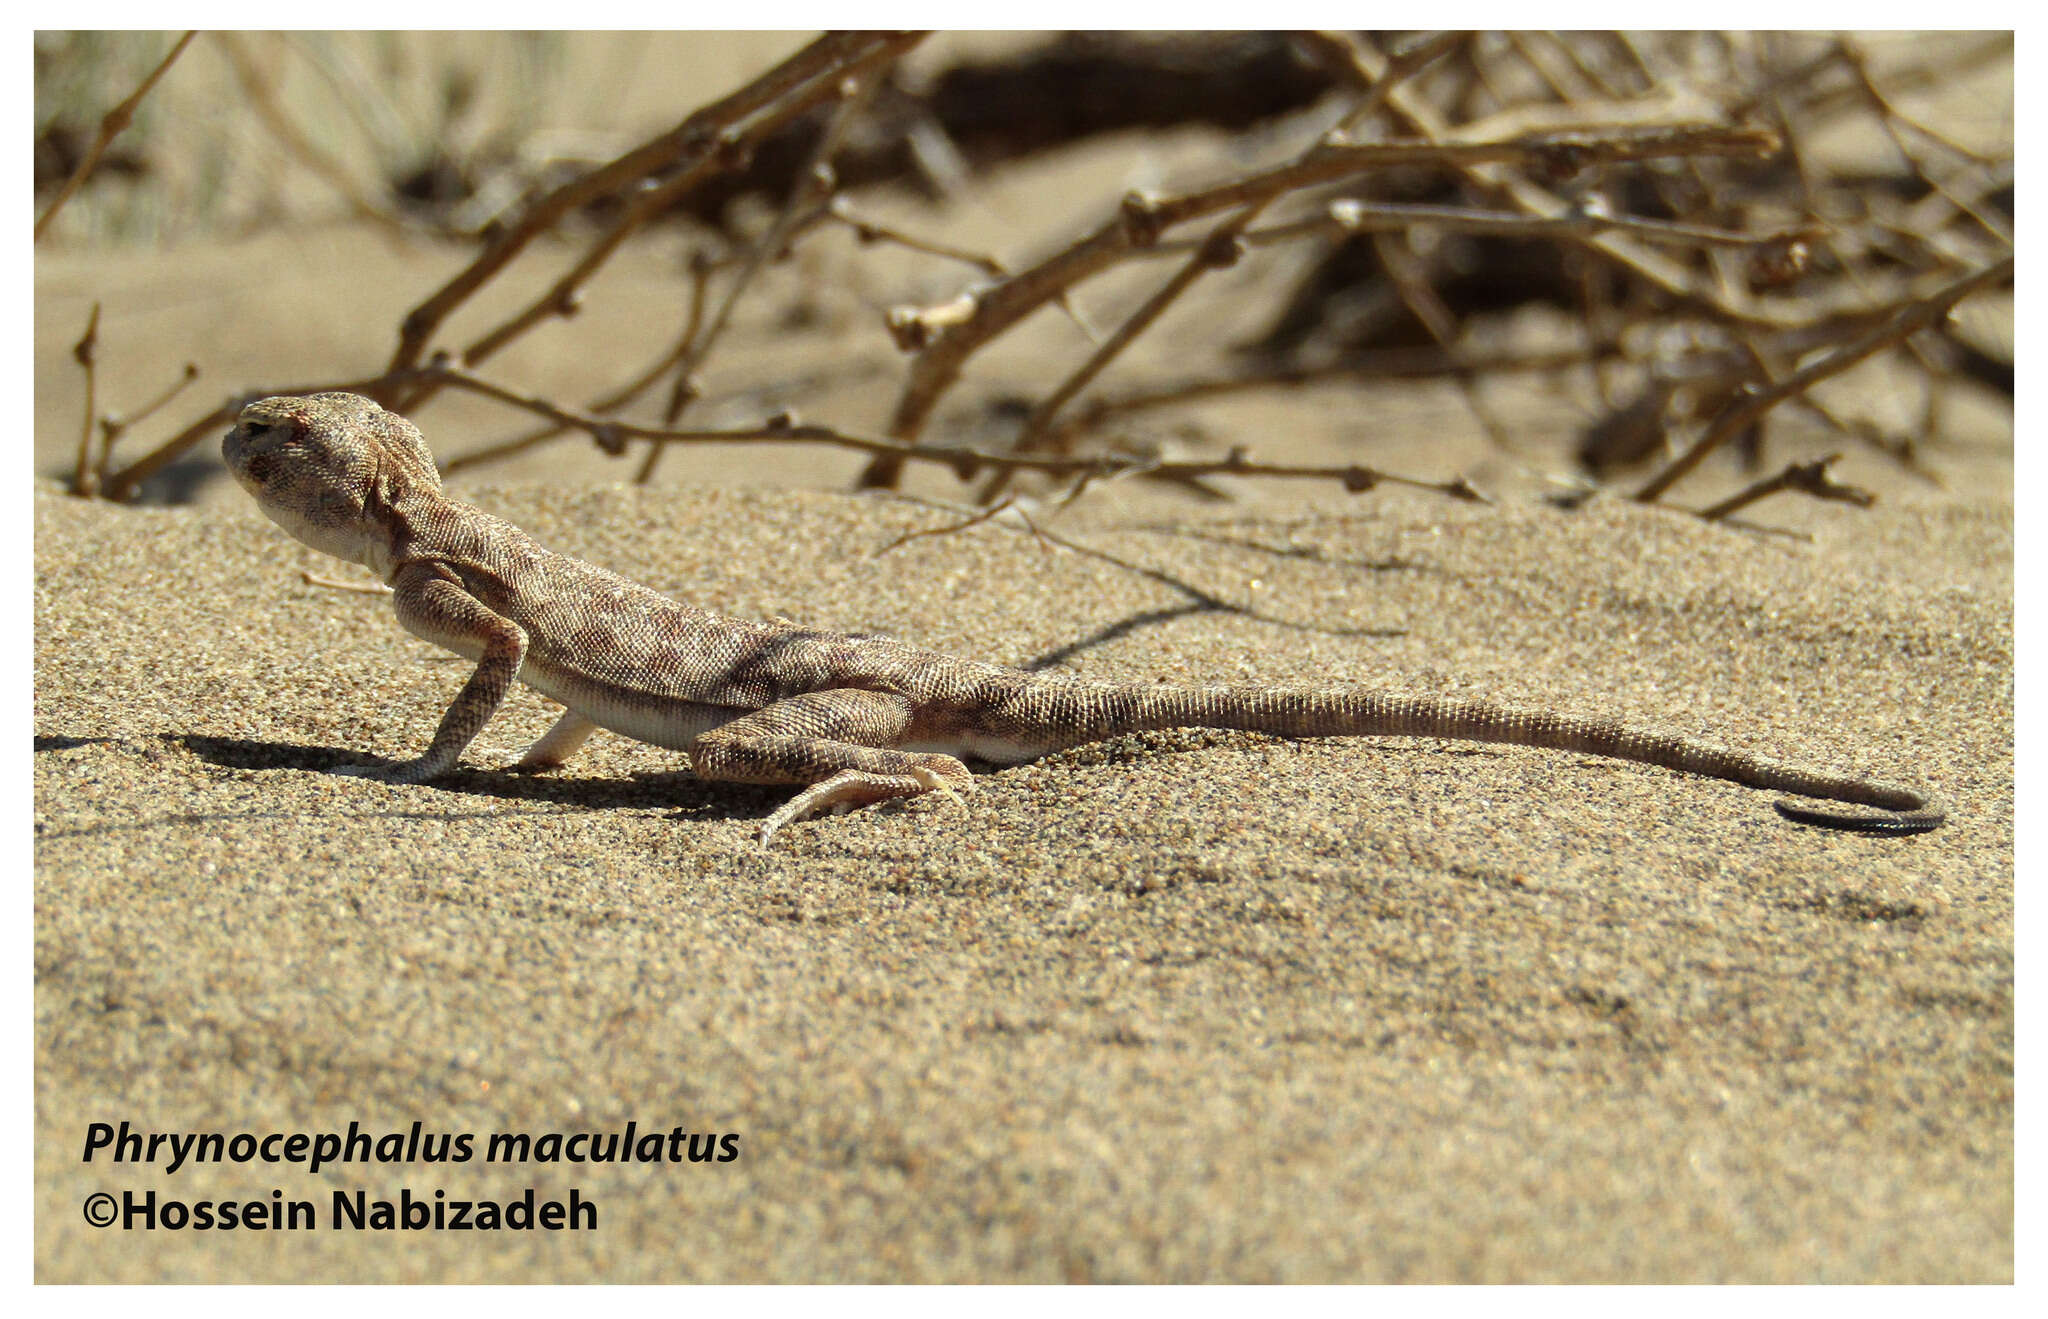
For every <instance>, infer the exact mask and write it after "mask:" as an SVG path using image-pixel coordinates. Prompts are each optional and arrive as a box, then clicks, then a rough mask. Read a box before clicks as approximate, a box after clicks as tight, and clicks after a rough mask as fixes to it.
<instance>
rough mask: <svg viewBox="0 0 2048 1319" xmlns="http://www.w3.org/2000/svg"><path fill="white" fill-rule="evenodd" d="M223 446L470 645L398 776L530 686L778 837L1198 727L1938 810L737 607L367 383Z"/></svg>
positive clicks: (1491, 718) (437, 636) (1593, 742)
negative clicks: (606, 560)
mask: <svg viewBox="0 0 2048 1319" xmlns="http://www.w3.org/2000/svg"><path fill="white" fill-rule="evenodd" d="M222 454H223V456H224V457H225V458H226V460H227V464H228V467H229V468H230V470H232V471H233V473H234V474H235V477H236V479H237V480H238V481H240V482H241V484H242V485H243V487H244V488H246V489H247V490H248V491H249V492H250V493H251V494H252V495H254V496H255V498H256V501H257V503H258V505H259V506H261V508H262V509H263V511H264V512H265V513H266V514H268V515H269V517H270V518H271V519H272V520H273V521H275V522H277V523H278V524H279V525H280V526H282V527H283V528H284V529H285V530H286V531H288V532H290V533H291V534H292V535H293V536H295V537H297V538H298V539H299V540H301V541H304V542H305V543H306V544H308V545H311V546H313V547H314V548H315V549H318V550H321V551H323V552H325V553H328V554H332V555H334V556H336V557H337V558H342V559H347V560H350V561H351V562H355V563H360V564H362V565H364V566H365V567H367V568H369V569H370V570H371V571H372V572H374V573H376V574H377V576H378V577H379V578H381V579H382V580H383V581H384V582H385V583H386V584H387V585H389V586H390V587H391V588H392V590H393V594H394V602H395V605H396V608H397V613H398V619H399V622H400V623H401V624H403V625H404V626H405V627H406V628H407V629H408V630H409V631H411V632H413V633H415V634H416V635H418V636H420V637H422V638H424V639H426V640H428V641H430V642H433V643H434V644H435V645H438V646H442V647H445V648H446V649H448V650H451V651H453V652H455V653H456V654H458V655H460V656H462V657H464V658H465V659H469V660H473V661H475V663H476V669H475V671H474V672H473V673H472V674H471V676H470V678H469V680H468V681H467V682H466V683H465V684H464V685H463V687H462V690H461V691H460V692H459V693H458V694H457V696H456V697H455V700H454V701H453V703H452V704H450V706H449V708H448V711H447V713H446V715H444V716H443V718H442V720H441V724H440V727H439V729H438V730H437V731H436V732H435V734H434V738H433V741H432V742H431V743H430V744H429V745H428V747H427V750H426V752H425V753H424V754H423V755H421V756H420V757H419V758H417V759H416V760H412V761H409V762H405V763H403V764H401V765H399V766H397V767H395V768H394V769H392V770H388V771H383V772H382V773H381V774H380V777H384V778H387V779H390V780H392V781H396V782H419V781H422V780H426V779H431V778H435V777H437V776H439V775H442V774H445V773H447V772H449V771H450V770H452V769H454V768H455V765H456V762H457V761H458V760H459V759H460V757H461V755H462V753H463V751H464V750H465V749H467V748H468V746H469V745H470V743H471V741H472V740H474V739H475V737H476V736H477V734H478V733H480V732H481V731H482V730H483V727H484V725H485V724H486V723H487V722H488V721H489V720H490V718H491V716H492V715H493V714H494V713H495V712H496V711H497V709H498V707H499V705H500V704H501V703H502V702H503V701H504V699H505V696H506V694H507V692H509V691H510V690H511V686H512V683H513V682H514V681H519V682H524V683H525V684H527V685H528V686H530V687H533V688H534V689H536V690H538V691H540V692H541V693H542V694H544V695H546V696H549V697H552V698H553V699H554V700H557V701H559V702H561V703H562V704H563V705H564V706H565V707H567V708H566V710H565V712H564V713H563V715H562V716H561V718H560V720H558V721H557V723H556V724H555V725H554V727H553V728H551V729H550V730H549V731H548V732H547V733H546V734H545V735H544V736H542V737H541V738H540V740H539V741H537V742H535V743H534V745H533V746H532V747H531V748H529V749H528V750H527V752H526V753H525V754H524V755H523V756H522V757H521V758H520V759H519V761H518V762H517V764H516V766H515V768H518V769H523V770H540V769H549V768H554V767H556V766H559V765H561V764H563V763H564V762H566V760H567V759H568V758H569V756H571V755H572V754H574V752H575V751H576V750H577V748H578V747H580V746H581V745H582V743H583V742H584V740H585V739H586V738H587V737H588V736H589V735H590V734H591V732H592V731H594V730H595V729H597V728H600V727H602V728H608V729H611V730H612V731H614V732H618V733H621V734H624V735H625V736H627V737H631V738H634V739H637V740H639V741H642V742H648V743H652V744H654V745H656V746H661V747H666V748H669V749H671V750H676V751H682V752H685V753H687V754H688V755H689V757H690V761H691V766H692V768H693V769H694V770H695V772H696V773H697V774H698V775H699V776H700V777H703V778H707V779H723V780H727V781H733V782H742V783H768V784H781V783H786V784H794V785H797V786H798V787H800V788H801V791H799V792H798V794H797V795H796V796H795V797H794V798H793V799H792V800H791V801H790V802H788V803H787V804H786V805H784V806H783V807H782V808H780V809H779V810H777V811H775V812H774V813H773V814H772V815H770V816H769V817H768V819H767V820H766V821H765V822H764V824H763V826H762V830H761V835H760V840H761V843H762V845H763V846H765V845H766V844H767V842H768V840H769V839H770V838H771V837H772V836H773V835H774V833H775V832H776V830H778V829H780V828H781V827H782V826H783V825H786V824H788V823H790V822H791V821H794V820H799V819H803V818H804V817H806V816H809V815H812V814H815V813H817V812H818V811H821V810H827V809H830V810H834V811H838V810H847V809H851V808H852V807H855V806H861V805H866V804H869V803H872V802H879V801H886V800H889V799H891V798H897V797H909V796H915V795H918V794H921V793H925V792H932V791H938V792H943V793H946V794H948V795H952V794H955V793H958V792H963V791H970V790H972V788H973V777H972V775H971V773H970V772H969V770H968V768H967V766H966V764H965V763H964V762H963V761H962V759H961V757H963V756H973V757H975V758H977V759H980V760H985V761H989V762H992V763H995V764H999V765H1008V764H1016V763H1019V762H1022V761H1026V760H1031V759H1034V758H1036V757H1039V756H1043V755H1047V754H1049V753H1051V752H1054V751H1058V750H1062V749H1065V748H1067V747H1072V746H1079V745H1081V744H1083V743H1087V742H1094V741H1099V740H1101V739H1103V738H1106V737H1111V736H1115V735H1117V734H1120V733H1128V732H1137V731H1142V730H1148V729H1163V728H1187V727H1200V728H1228V729H1244V730H1248V731H1253V732H1264V733H1275V734H1280V735H1283V736H1288V737H1339V736H1346V737H1348V736H1374V735H1405V736H1426V737H1441V738H1452V739H1460V740H1466V741H1480V742H1506V743H1515V744H1519V745H1524V746H1538V747H1556V748H1559V749H1562V750H1568V751H1576V752H1581V753H1586V754H1591V755H1599V756H1609V757H1614V758H1618V759H1622V760H1634V761H1640V762H1644V763H1648V764H1653V765H1662V766H1665V767H1667V768H1671V769H1677V770H1684V771H1687V772H1690V773H1694V774H1703V775H1709V776H1712V777H1715V778H1722V779H1731V780H1733V781H1735V782H1738V783H1744V784H1748V785H1751V786H1754V787H1759V788H1767V789H1774V790H1777V791H1782V792H1790V793H1796V794H1799V795H1801V796H1806V797H1817V798H1824V799H1827V800H1831V801H1837V802H1846V803H1851V804H1855V805H1862V806H1871V807H1876V808H1879V809H1880V810H1883V811H1885V812H1888V813H1889V814H1886V815H1880V816H1866V815H1857V814H1841V813H1835V812H1829V811H1821V810H1816V809H1814V808H1811V807H1805V806H1795V805H1793V804H1791V803H1779V809H1780V810H1781V811H1782V812H1783V813H1785V814H1786V815H1787V816H1788V817H1790V818H1793V819H1798V820H1801V821H1804V822H1806V823H1813V824H1821V825H1826V826H1831V827H1835V828H1842V829H1850V830H1857V831H1861V832H1871V833H1917V832H1923V831H1925V830H1928V829H1932V828H1934V827H1936V826H1937V825H1938V824H1940V822H1941V820H1942V816H1941V814H1940V812H1939V811H1936V810H1933V809H1931V808H1930V807H1929V806H1928V803H1927V801H1926V799H1925V798H1924V797H1922V796H1921V795H1920V794H1918V793H1915V792H1913V791H1911V790H1909V789H1905V788H1898V787H1892V786H1889V785H1886V784H1881V783H1873V782H1870V781H1868V780H1864V779H1860V778H1855V777H1852V776H1848V775H1839V774H1827V773H1821V772H1818V771H1813V770H1807V769H1802V768H1799V767H1797V766H1793V765H1787V764H1783V763H1780V762H1777V761H1773V760H1768V759H1765V758H1763V757H1759V756H1751V755H1747V754H1744V753H1741V752H1736V751H1731V750H1728V749H1726V748H1722V747H1717V746H1713V745H1711V744H1708V743H1704V742H1699V741H1694V740H1691V739H1687V738H1680V737H1674V736H1669V735H1664V734H1657V733H1650V732H1644V731H1640V730H1635V729H1631V728H1628V727H1625V726H1623V725H1622V724H1620V723H1618V722H1615V721H1613V720H1608V719H1588V718H1581V717H1578V716H1574V715H1568V714H1559V713H1554V712H1549V711H1527V710H1516V709H1512V708H1509V707H1505V706H1499V705H1494V704H1490V703H1487V702H1482V701H1472V700H1462V699H1447V698H1442V697H1435V696H1428V695H1402V694H1393V693H1384V692H1374V691H1364V690H1352V689H1344V688H1317V689H1285V688H1266V687H1246V686H1212V687H1166V686H1153V685H1145V684H1117V683H1099V682H1079V681H1073V680H1068V679H1063V678H1050V677H1044V676H1040V675H1036V674H1031V673H1026V672H1023V671H1021V670H1017V669H1009V668H1004V667H1002V666H999V665H994V664H985V663H981V662H978V661H974V660H965V659H959V658H956V657H954V656H951V655H946V654H943V653H941V652H938V651H932V650H927V649H924V648H922V647H918V646H914V645H910V644H907V643H905V642H901V641H897V640H893V639H890V638H886V637H870V636H847V635H842V634H839V633H833V632H823V631H817V630H813V629H809V628H803V627H799V626H797V625H795V624H792V623H787V622H783V621H779V620H778V621H775V622H752V621H748V620H744V619H736V618H727V617H723V616H721V615H718V614H714V613H711V612H710V611H708V610H704V609H699V608H697V607H695V606H693V605H688V604H684V603H682V602H681V601H677V600H672V599H670V598H668V597H666V596H663V595H661V594H659V593H657V592H655V591H652V590H650V589H648V588H647V587H645V586H641V585H639V584H638V583H636V582H632V581H629V580H627V579H626V578H624V577H621V576H619V575H618V574H616V573H612V572H608V571H606V570H605V569H603V568H598V567H594V566H592V565H591V564H588V563H584V562H582V561H581V560H578V559H572V558H569V557H567V556H565V555H560V554H555V553H553V552H551V551H549V550H547V549H544V548H543V547H542V546H541V545H540V544H538V543H537V542H536V541H534V540H533V538H532V537H530V536H528V535H527V534H526V533H525V532H523V531H521V530H520V529H519V528H518V527H515V526H513V525H512V524H511V523H509V522H506V521H504V520H502V519H500V518H496V517H493V516H491V515H490V514H488V513H485V512H483V511H482V510H481V509H477V508H474V507H471V506H470V505H467V504H463V503H461V502H459V501H456V500H454V499H450V498H449V497H447V496H446V495H445V494H443V493H442V490H441V482H440V477H439V474H438V473H437V471H436V469H435V466H434V460H433V455H432V454H431V453H429V452H428V450H427V447H426V444H425V442H424V440H423V439H422V438H421V436H420V433H419V431H418V430H417V429H416V428H415V427H414V426H413V425H412V423H411V422H409V421H407V420H406V419H405V418H403V417H401V416H398V415H397V414H395V413H391V412H387V411H385V410H384V409H383V408H381V407H379V406H378V405H377V404H375V403H373V402H371V401H370V400H368V399H366V398H362V397H359V396H357V395H354V394H315V395H310V396H306V397H299V398H269V399H263V400H260V401H258V402H255V403H251V404H250V405H249V406H248V407H247V408H245V409H243V411H242V413H241V416H240V419H239V420H238V422H237V423H236V425H235V427H234V429H233V430H231V431H230V432H229V433H228V435H227V437H226V439H225V440H224V441H223V442H222ZM343 772H345V773H373V772H375V771H371V770H368V769H361V768H350V769H347V770H344V771H343Z"/></svg>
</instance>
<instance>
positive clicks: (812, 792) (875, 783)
mask: <svg viewBox="0 0 2048 1319" xmlns="http://www.w3.org/2000/svg"><path fill="white" fill-rule="evenodd" d="M948 777H949V776H947V775H945V774H943V773H941V772H940V771H938V770H935V769H930V768H927V767H926V766H923V765H919V766H916V767H915V768H913V769H912V770H911V771H910V773H908V774H871V773H868V772H867V771H865V770H858V769H842V770H840V771H839V772H838V773H837V774H834V775H833V776H832V777H831V778H829V779H826V780H825V781H824V782H823V783H813V784H812V785H811V786H810V787H808V788H805V789H804V790H803V791H802V792H799V793H798V794H797V795H796V796H794V797H792V798H790V799H789V800H788V801H787V802H785V803H783V805H782V807H781V809H779V810H777V811H776V812H775V813H774V814H773V815H771V816H769V817H768V818H767V819H766V820H764V821H762V823H761V837H760V840H759V846H760V849H761V850H762V851H764V852H765V851H767V850H768V841H769V840H770V839H772V838H773V837H775V831H776V830H778V829H780V828H782V826H783V825H785V824H793V823H795V822H796V821H798V820H804V819H808V818H810V817H811V816H813V815H816V814H818V812H820V811H829V812H831V813H832V814H834V815H843V814H845V813H846V812H848V811H851V810H855V809H857V808H859V807H862V806H872V805H874V804H875V803H876V802H884V801H892V800H894V799H895V798H898V797H916V796H920V795H922V794H923V793H927V792H942V793H944V794H945V795H946V796H947V797H950V798H951V799H952V800H954V801H955V802H958V801H959V800H960V793H959V791H958V789H961V788H965V789H967V790H968V791H970V792H971V791H973V789H974V780H973V779H972V778H971V777H965V776H964V767H963V777H962V778H961V779H959V780H958V781H948Z"/></svg>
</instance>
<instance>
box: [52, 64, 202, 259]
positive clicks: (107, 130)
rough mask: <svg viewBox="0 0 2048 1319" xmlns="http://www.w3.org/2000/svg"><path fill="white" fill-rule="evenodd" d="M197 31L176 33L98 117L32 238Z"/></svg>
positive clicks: (87, 174) (83, 178) (86, 174)
mask: <svg viewBox="0 0 2048 1319" xmlns="http://www.w3.org/2000/svg"><path fill="white" fill-rule="evenodd" d="M198 35H199V34H198V33H197V32H187V33H186V34H185V35H184V36H182V37H179V38H178V42H177V44H176V45H174V46H172V47H171V50H170V53H169V54H167V55H165V56H164V57H163V59H162V60H160V61H158V63H157V66H156V67H155V68H154V69H151V70H150V71H149V76H148V77H146V78H144V79H143V80H142V84H141V85H140V86H139V87H137V88H136V89H135V90H134V91H133V92H131V93H129V95H128V99H127V100H125V101H122V102H121V103H120V104H119V105H117V106H115V107H114V108H113V109H111V110H109V111H107V112H106V114H104V115H102V116H101V117H100V131H99V132H98V133H97V134H96V135H94V137H93V140H92V145H91V146H90V147H88V148H86V152H85V158H84V159H83V160H81V161H79V162H78V168H77V169H74V170H72V171H71V177H69V178H67V179H65V180H64V185H63V186H62V187H60V188H58V189H57V195H56V196H55V197H53V198H52V199H51V200H50V205H49V209H47V210H45V211H44V212H43V214H42V218H40V219H38V220H37V221H36V230H35V239H37V240H40V239H41V238H42V236H43V231H44V230H45V229H47V228H49V227H50V221H51V220H54V219H55V218H57V212H59V211H61V210H63V209H64V203H65V202H68V201H70V200H71V195H72V194H73V193H75V192H77V191H78V189H79V185H81V184H83V183H84V182H85V181H86V180H87V179H88V178H90V177H92V172H93V170H94V169H96V168H98V167H99V163H100V157H101V156H103V155H105V154H106V151H107V144H108V143H109V142H112V141H113V140H114V139H115V138H116V137H117V136H119V135H120V133H121V131H122V130H123V129H125V128H127V127H128V125H129V124H131V123H133V122H134V120H135V107H136V106H138V105H140V104H142V98H143V97H145V96H147V95H149V89H150V88H152V87H154V86H156V84H157V80H158V79H159V78H162V77H163V76H164V73H165V71H166V70H168V69H169V68H170V67H171V64H172V62H173V61H175V60H176V59H177V58H178V56H180V55H182V54H184V53H185V47H187V46H189V45H191V44H192V38H194V37H196V36H198Z"/></svg>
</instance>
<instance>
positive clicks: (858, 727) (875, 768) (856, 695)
mask: <svg viewBox="0 0 2048 1319" xmlns="http://www.w3.org/2000/svg"><path fill="white" fill-rule="evenodd" d="M911 719H912V715H911V704H910V701H909V699H908V698H906V697H904V696H902V695H901V694H899V693H896V692H879V691H869V690H865V689H859V688H831V689H827V690H823V691H814V692H805V693H802V694H801V695H797V696H790V697H786V698H784V699H782V700H780V701H776V702H775V703H774V704H772V705H767V706H763V707H762V708H761V709H759V710H755V711H754V712H752V713H751V714H746V715H742V716H741V717H740V718H738V719H735V720H733V721H732V722H731V723H728V724H723V725H721V726H719V727H717V728H714V729H712V730H711V731H710V732H708V733H705V734H704V735H703V736H702V737H699V738H698V739H697V742H696V745H695V746H694V747H693V748H691V751H690V764H691V767H692V768H693V769H695V770H696V772H697V775H698V777H699V778H706V779H723V780H726V781H729V782H734V783H794V784H801V785H804V787H803V791H801V792H799V793H798V794H797V795H796V796H795V798H793V799H792V800H790V801H789V802H787V803H785V804H784V805H783V807H782V808H781V809H780V810H778V811H776V812H775V813H774V814H773V815H770V816H769V817H768V819H767V820H766V821H765V822H764V823H763V825H762V828H761V836H760V841H761V846H763V847H766V846H767V845H768V842H769V840H770V839H771V838H773V837H774V836H775V832H776V830H778V829H780V828H782V826H784V825H786V824H789V823H791V822H792V821H795V820H801V819H805V818H807V817H809V816H812V815H816V814H817V813H818V812H820V811H828V810H829V811H848V810H852V809H854V808H855V807H858V806H868V805H872V804H874V803H876V802H882V801H889V800H892V799H894V798H897V797H916V796H921V795H922V794H924V793H927V792H941V793H944V794H945V795H947V796H949V797H952V798H954V799H955V800H958V794H959V793H960V792H963V791H972V790H973V787H974V776H973V775H972V774H970V773H969V772H968V769H967V766H966V765H964V764H962V763H961V762H960V761H959V760H957V759H955V758H954V757H952V756H948V755H944V754H941V753H938V752H911V751H900V750H897V746H898V744H899V743H900V742H901V741H902V740H903V738H904V736H905V734H906V733H907V732H908V731H909V729H910V726H911Z"/></svg>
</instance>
